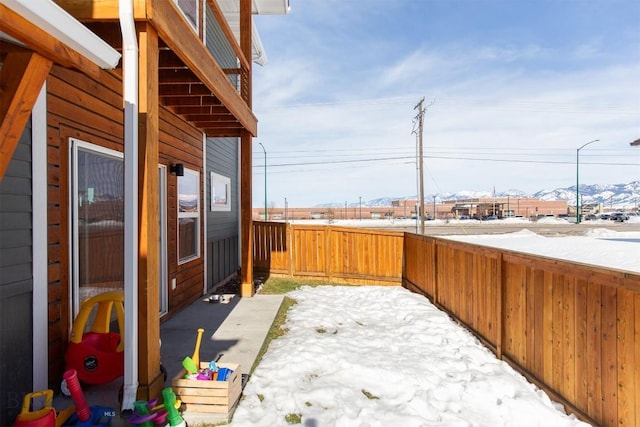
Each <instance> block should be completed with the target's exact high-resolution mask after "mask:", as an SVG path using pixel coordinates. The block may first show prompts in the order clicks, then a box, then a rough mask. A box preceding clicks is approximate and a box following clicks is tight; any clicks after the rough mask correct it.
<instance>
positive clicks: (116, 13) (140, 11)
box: [54, 0, 146, 21]
mask: <svg viewBox="0 0 640 427" xmlns="http://www.w3.org/2000/svg"><path fill="white" fill-rule="evenodd" d="M54 2H55V3H56V4H57V5H58V6H60V7H61V8H63V9H64V10H66V11H67V12H68V13H69V14H70V15H72V16H73V17H75V18H76V19H78V20H79V21H104V20H107V21H108V20H118V19H119V18H120V9H119V3H120V0H93V1H87V0H54ZM133 18H134V19H135V20H137V21H138V20H144V19H145V18H146V4H145V0H133Z"/></svg>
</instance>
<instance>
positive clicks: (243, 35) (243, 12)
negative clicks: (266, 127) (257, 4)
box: [240, 0, 256, 136]
mask: <svg viewBox="0 0 640 427" xmlns="http://www.w3.org/2000/svg"><path fill="white" fill-rule="evenodd" d="M251 3H252V0H240V48H241V49H242V52H243V53H244V54H245V56H246V57H247V58H251V57H252V51H253V46H252V45H253V43H252V42H251V38H252V36H253V30H252V27H253V18H252V16H251ZM251 66H252V65H251V61H249V66H248V67H246V70H247V78H246V81H243V83H244V84H243V85H242V86H241V87H242V97H243V98H244V99H246V100H247V104H248V105H249V108H252V107H253V100H252V92H253V89H252V87H251V75H252V71H251ZM253 136H256V134H253Z"/></svg>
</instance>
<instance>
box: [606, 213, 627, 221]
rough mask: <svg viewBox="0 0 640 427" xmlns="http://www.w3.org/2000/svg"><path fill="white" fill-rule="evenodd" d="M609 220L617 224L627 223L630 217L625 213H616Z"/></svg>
mask: <svg viewBox="0 0 640 427" xmlns="http://www.w3.org/2000/svg"><path fill="white" fill-rule="evenodd" d="M609 219H610V220H611V221H616V222H625V221H628V220H629V216H628V215H627V214H626V213H624V212H614V213H612V214H611V216H610V217H609Z"/></svg>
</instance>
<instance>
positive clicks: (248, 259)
mask: <svg viewBox="0 0 640 427" xmlns="http://www.w3.org/2000/svg"><path fill="white" fill-rule="evenodd" d="M251 145H252V144H251V134H250V133H249V132H247V131H242V137H241V139H240V157H241V161H240V163H241V165H242V167H241V172H240V184H241V186H240V199H241V200H240V205H241V208H240V216H241V217H240V224H241V225H240V246H241V247H242V255H241V258H242V259H241V261H242V263H241V265H242V269H241V276H242V277H241V282H242V284H241V286H240V296H242V297H251V296H253V218H252V210H253V209H252V208H253V207H252V200H251V198H252V190H251V188H252V185H251V174H252V171H251V166H252V152H251Z"/></svg>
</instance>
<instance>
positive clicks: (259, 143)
mask: <svg viewBox="0 0 640 427" xmlns="http://www.w3.org/2000/svg"><path fill="white" fill-rule="evenodd" d="M258 145H260V147H262V151H264V220H265V221H266V220H267V150H265V148H264V145H262V142H258Z"/></svg>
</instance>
